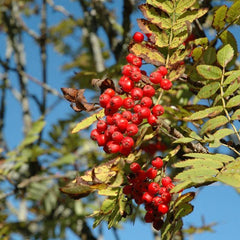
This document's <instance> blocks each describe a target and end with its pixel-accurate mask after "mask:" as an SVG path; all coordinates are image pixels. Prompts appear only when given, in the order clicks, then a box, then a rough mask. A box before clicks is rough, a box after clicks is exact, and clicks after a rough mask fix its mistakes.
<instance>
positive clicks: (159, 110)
mask: <svg viewBox="0 0 240 240" xmlns="http://www.w3.org/2000/svg"><path fill="white" fill-rule="evenodd" d="M163 113H164V108H163V106H162V105H160V104H157V105H155V106H154V107H153V108H152V114H153V115H154V116H155V117H157V116H161V115H163Z"/></svg>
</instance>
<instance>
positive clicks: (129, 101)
mask: <svg viewBox="0 0 240 240" xmlns="http://www.w3.org/2000/svg"><path fill="white" fill-rule="evenodd" d="M123 107H124V108H126V109H130V108H133V107H134V100H133V99H132V98H130V97H126V98H124V99H123Z"/></svg>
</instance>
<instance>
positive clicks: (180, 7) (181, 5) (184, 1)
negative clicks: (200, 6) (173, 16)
mask: <svg viewBox="0 0 240 240" xmlns="http://www.w3.org/2000/svg"><path fill="white" fill-rule="evenodd" d="M195 2H196V0H181V1H178V3H177V6H176V8H175V11H176V13H177V14H182V13H184V12H185V11H186V10H187V9H188V8H190V7H192V6H193V5H194V4H195Z"/></svg>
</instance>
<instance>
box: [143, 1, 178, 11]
mask: <svg viewBox="0 0 240 240" xmlns="http://www.w3.org/2000/svg"><path fill="white" fill-rule="evenodd" d="M147 3H149V4H151V5H153V6H154V7H157V8H160V9H161V10H163V11H164V12H166V13H168V14H171V13H172V12H173V9H174V8H173V3H172V1H170V0H147Z"/></svg>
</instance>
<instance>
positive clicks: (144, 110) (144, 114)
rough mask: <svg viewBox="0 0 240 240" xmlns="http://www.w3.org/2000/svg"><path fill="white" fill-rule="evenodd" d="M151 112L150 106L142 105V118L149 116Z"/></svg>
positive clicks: (140, 113) (140, 112)
mask: <svg viewBox="0 0 240 240" xmlns="http://www.w3.org/2000/svg"><path fill="white" fill-rule="evenodd" d="M150 114H151V110H150V109H149V108H148V107H142V108H141V109H140V110H139V112H138V115H139V117H140V118H148V117H149V116H150Z"/></svg>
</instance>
